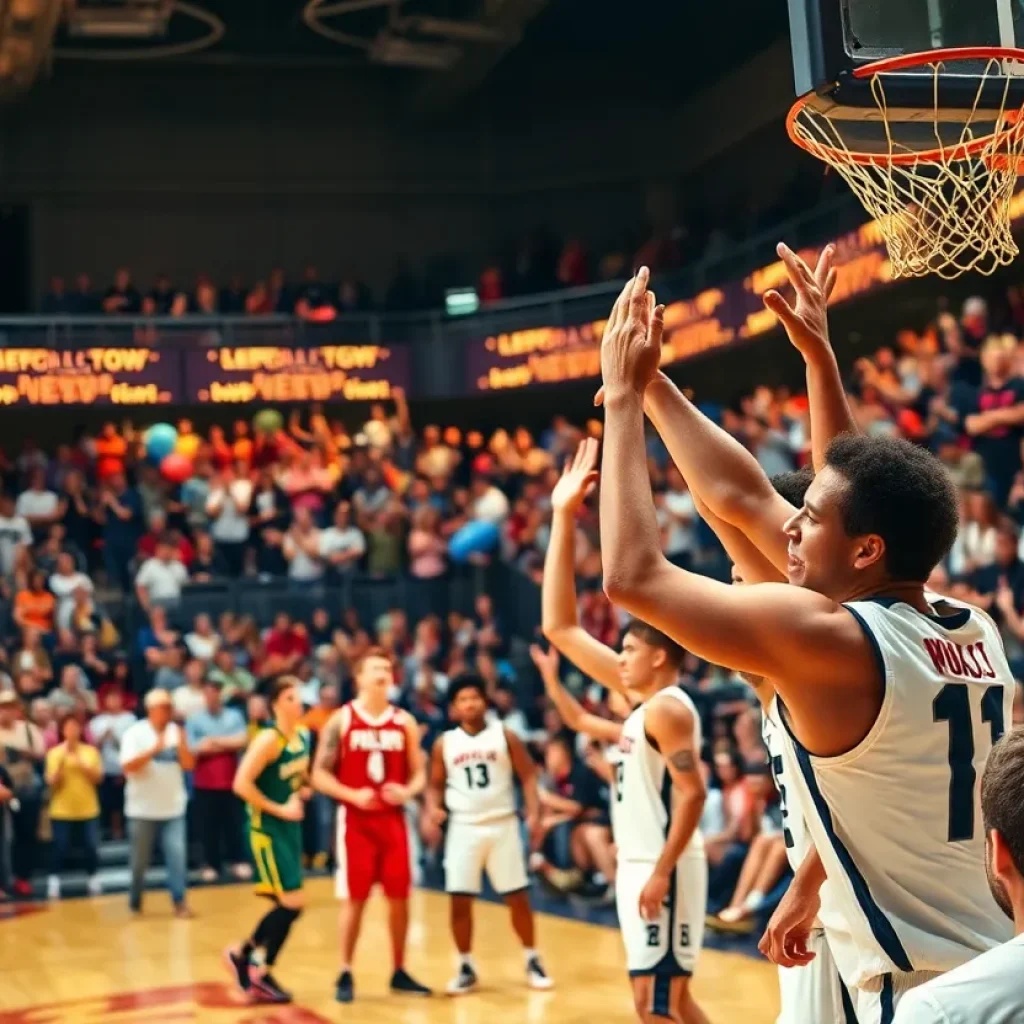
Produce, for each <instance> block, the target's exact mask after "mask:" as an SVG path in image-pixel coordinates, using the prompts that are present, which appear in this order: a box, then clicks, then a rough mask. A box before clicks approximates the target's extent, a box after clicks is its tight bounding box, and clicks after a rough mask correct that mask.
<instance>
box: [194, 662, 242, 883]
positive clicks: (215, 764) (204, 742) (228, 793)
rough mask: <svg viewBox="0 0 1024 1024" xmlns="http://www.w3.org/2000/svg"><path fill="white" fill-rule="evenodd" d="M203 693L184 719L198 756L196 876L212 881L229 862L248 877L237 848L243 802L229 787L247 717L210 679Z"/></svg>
mask: <svg viewBox="0 0 1024 1024" xmlns="http://www.w3.org/2000/svg"><path fill="white" fill-rule="evenodd" d="M203 698H204V706H203V707H201V708H199V709H197V710H194V711H192V712H191V713H190V714H189V715H188V716H187V718H186V719H185V733H186V735H187V737H188V745H189V749H191V751H192V753H193V754H194V755H195V761H196V766H195V770H194V771H193V774H192V785H193V790H194V792H193V800H194V801H195V813H194V818H193V821H194V823H195V826H196V829H197V831H198V833H199V842H200V844H201V846H202V850H203V868H202V871H201V874H200V877H201V878H202V880H203V881H204V882H215V881H216V880H217V879H218V878H219V877H220V874H221V871H222V870H223V868H224V864H225V863H228V864H230V866H231V873H232V874H233V875H234V877H235V878H240V879H246V878H250V877H251V876H252V872H251V869H250V868H249V865H248V864H247V863H246V862H245V858H244V856H243V853H242V849H241V841H242V818H241V806H240V805H239V803H238V797H236V796H235V794H234V792H233V791H232V784H233V783H234V778H235V769H236V768H237V767H238V759H239V755H240V753H241V752H242V751H243V750H244V749H245V747H246V746H247V744H248V737H247V736H246V731H245V718H244V717H243V716H242V713H241V712H240V711H238V710H237V709H236V708H232V707H225V705H224V702H223V699H222V694H221V690H220V687H219V686H218V685H217V683H215V682H213V681H212V680H207V681H206V683H205V685H204V687H203Z"/></svg>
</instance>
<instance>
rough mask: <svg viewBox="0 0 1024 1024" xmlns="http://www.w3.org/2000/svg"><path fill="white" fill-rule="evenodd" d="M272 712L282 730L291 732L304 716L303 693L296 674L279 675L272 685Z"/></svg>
mask: <svg viewBox="0 0 1024 1024" xmlns="http://www.w3.org/2000/svg"><path fill="white" fill-rule="evenodd" d="M270 713H271V714H272V715H273V716H274V722H275V723H276V724H277V727H278V728H279V729H280V730H281V731H282V732H286V733H288V732H291V731H292V730H293V729H294V728H295V727H296V726H297V725H298V724H299V719H300V718H302V693H301V692H300V690H299V681H298V679H296V678H295V676H278V677H277V678H276V679H275V680H274V682H273V684H272V685H271V687H270Z"/></svg>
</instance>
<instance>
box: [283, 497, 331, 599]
mask: <svg viewBox="0 0 1024 1024" xmlns="http://www.w3.org/2000/svg"><path fill="white" fill-rule="evenodd" d="M282 551H283V552H284V557H285V560H286V561H287V562H288V579H289V580H292V581H293V582H295V583H315V582H317V581H318V580H321V579H323V575H324V560H323V558H322V557H321V548H320V531H319V530H318V529H317V528H316V526H315V524H314V523H313V515H312V513H311V512H310V510H309V509H308V508H306V507H305V506H301V505H300V506H299V507H298V508H297V509H296V510H295V520H294V522H293V523H292V525H291V527H290V528H289V530H288V532H287V533H286V534H285V535H284V542H283V544H282Z"/></svg>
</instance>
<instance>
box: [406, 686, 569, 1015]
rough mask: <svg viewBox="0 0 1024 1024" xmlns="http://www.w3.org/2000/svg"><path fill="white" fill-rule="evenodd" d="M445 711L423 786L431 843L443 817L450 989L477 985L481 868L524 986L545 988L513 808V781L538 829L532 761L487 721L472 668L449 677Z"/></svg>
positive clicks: (512, 739) (504, 732) (519, 745)
mask: <svg viewBox="0 0 1024 1024" xmlns="http://www.w3.org/2000/svg"><path fill="white" fill-rule="evenodd" d="M448 699H449V703H450V706H451V713H452V717H453V718H454V719H455V721H457V722H458V723H459V724H458V726H457V727H456V728H454V729H449V730H448V731H447V732H446V733H444V734H443V735H441V736H440V737H438V739H437V742H436V743H435V744H434V749H433V750H432V751H431V758H430V784H429V788H428V790H427V813H426V825H425V829H426V832H427V836H426V838H427V839H428V841H430V842H432V843H435V842H437V841H438V840H439V839H440V828H441V825H442V824H443V822H444V821H445V819H447V821H448V835H447V837H446V839H445V847H444V872H445V889H446V891H447V892H448V893H449V894H450V895H451V925H452V937H453V938H454V940H455V946H456V949H457V950H458V953H459V968H458V973H457V974H456V976H455V978H454V979H452V981H451V983H450V984H449V985H448V993H449V995H462V994H463V993H465V992H471V991H472V990H473V989H474V988H476V986H477V982H478V976H477V971H476V965H475V964H474V963H473V956H472V944H473V900H474V898H475V897H477V896H479V895H480V888H481V883H482V880H483V873H484V871H486V872H487V877H488V879H489V880H490V883H491V885H492V886H493V888H494V889H495V891H496V892H497V893H498V894H499V895H500V896H501V897H502V899H503V900H504V901H505V905H506V906H507V907H508V909H509V913H510V915H511V918H512V927H513V928H514V929H515V932H516V934H517V935H518V936H519V940H520V941H521V942H522V944H523V951H524V956H525V959H526V980H527V983H528V984H529V986H530V988H535V989H549V988H551V987H552V982H551V979H550V978H549V977H548V975H547V974H546V973H545V971H544V967H543V966H542V964H541V960H540V956H539V954H538V953H537V949H536V941H535V939H534V922H533V910H532V908H531V907H530V894H529V882H528V880H527V877H526V863H525V861H524V859H523V844H522V839H521V838H520V833H519V817H518V815H517V814H516V793H515V780H516V778H518V779H519V784H520V785H521V786H522V790H523V803H524V806H525V811H526V823H527V827H528V829H529V831H530V834H531V838H532V836H533V835H535V834H536V832H537V827H538V823H539V815H540V805H539V803H538V799H537V776H536V771H535V769H534V765H533V761H532V760H531V759H530V755H529V754H528V753H527V751H526V748H525V747H524V746H523V743H522V741H521V740H520V739H519V737H517V736H516V735H515V734H514V733H511V732H509V731H508V730H507V729H505V728H504V726H502V724H501V722H499V721H494V722H490V723H488V721H487V718H486V714H487V687H486V684H485V683H484V681H483V680H482V679H481V678H480V677H479V676H475V675H470V674H467V675H463V676H459V677H458V678H456V679H455V680H454V681H453V682H452V685H451V687H450V688H449V691H448Z"/></svg>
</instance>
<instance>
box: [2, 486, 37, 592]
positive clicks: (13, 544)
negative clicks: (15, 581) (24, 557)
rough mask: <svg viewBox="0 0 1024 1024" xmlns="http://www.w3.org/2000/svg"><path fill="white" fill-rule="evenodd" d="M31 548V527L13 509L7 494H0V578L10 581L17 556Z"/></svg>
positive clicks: (13, 506)
mask: <svg viewBox="0 0 1024 1024" xmlns="http://www.w3.org/2000/svg"><path fill="white" fill-rule="evenodd" d="M31 546H32V527H31V526H29V522H28V520H27V519H26V518H25V517H24V516H23V515H21V514H20V513H18V512H17V511H16V509H15V503H14V499H13V498H12V497H11V496H10V495H9V494H0V576H2V577H3V578H4V579H10V577H11V576H12V575H13V573H14V568H15V566H16V565H17V563H18V559H19V555H20V554H21V553H22V552H23V551H25V550H27V549H28V548H30V547H31Z"/></svg>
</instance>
